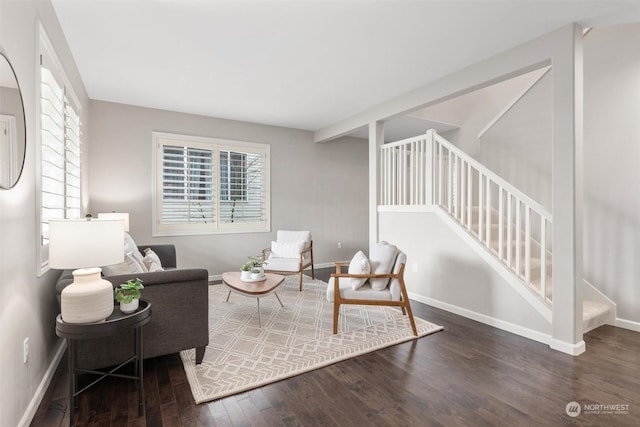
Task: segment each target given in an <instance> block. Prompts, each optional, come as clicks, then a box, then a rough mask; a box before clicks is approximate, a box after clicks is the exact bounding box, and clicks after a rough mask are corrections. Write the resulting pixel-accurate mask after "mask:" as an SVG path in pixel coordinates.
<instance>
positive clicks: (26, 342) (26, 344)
mask: <svg viewBox="0 0 640 427" xmlns="http://www.w3.org/2000/svg"><path fill="white" fill-rule="evenodd" d="M27 360H29V337H27V338H25V339H24V342H23V343H22V363H27Z"/></svg>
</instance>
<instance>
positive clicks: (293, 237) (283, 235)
mask: <svg viewBox="0 0 640 427" xmlns="http://www.w3.org/2000/svg"><path fill="white" fill-rule="evenodd" d="M276 240H277V241H278V242H297V241H300V240H302V241H304V242H307V243H309V242H311V232H310V231H288V230H278V232H277V234H276ZM307 246H309V245H305V247H307Z"/></svg>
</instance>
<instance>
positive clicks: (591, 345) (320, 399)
mask: <svg viewBox="0 0 640 427" xmlns="http://www.w3.org/2000/svg"><path fill="white" fill-rule="evenodd" d="M330 273H331V269H325V270H323V271H320V272H319V278H320V279H323V280H326V277H327V275H328V274H330ZM412 307H413V311H414V314H415V315H416V316H419V317H421V318H423V319H426V320H429V321H431V322H433V323H437V324H439V325H442V326H444V331H442V332H438V333H436V334H434V335H431V336H428V337H425V338H421V339H418V340H415V341H411V342H408V343H404V344H400V345H396V346H393V347H390V348H386V349H383V350H380V351H376V352H374V353H370V354H366V355H363V356H360V357H357V358H354V359H350V360H347V361H344V362H340V363H336V364H335V365H331V366H329V367H326V368H322V369H318V370H316V371H312V372H309V373H306V374H303V375H299V376H297V377H293V378H290V379H287V380H283V381H280V382H277V383H275V384H271V385H268V386H265V387H262V388H258V389H255V390H252V391H249V392H246V393H242V394H239V395H236V396H231V397H228V398H225V399H221V400H218V401H214V402H209V403H204V404H200V405H196V404H195V403H194V400H193V397H192V395H191V391H190V389H189V385H188V383H187V379H186V376H185V373H184V370H183V368H182V364H181V362H180V358H179V356H178V355H177V354H174V355H169V356H164V357H158V358H154V359H148V360H146V361H145V366H144V372H145V393H146V399H145V400H146V415H145V416H143V417H138V416H137V394H136V391H135V389H134V385H133V382H132V381H127V380H122V379H117V378H116V379H107V380H105V381H103V383H102V384H100V385H99V386H97V387H96V388H95V389H92V390H89V391H87V392H86V393H85V394H83V395H81V397H80V403H79V407H78V410H77V413H76V414H77V416H76V425H79V426H118V427H119V426H153V427H156V426H158V427H159V426H165V427H166V426H280V425H282V426H312V425H317V426H364V425H380V426H413V425H416V426H425V425H426V426H560V425H579V426H638V425H640V334H639V333H636V332H631V331H628V330H624V329H619V328H614V327H610V326H603V327H600V328H598V329H596V330H594V331H592V332H590V333H588V334H586V336H585V341H586V344H587V352H586V353H584V354H582V355H581V356H579V357H571V356H569V355H566V354H563V353H559V352H556V351H553V350H551V349H549V347H547V346H546V345H543V344H539V343H537V342H534V341H530V340H528V339H525V338H521V337H518V336H516V335H513V334H510V333H508V332H504V331H501V330H499V329H495V328H492V327H490V326H486V325H483V324H481V323H477V322H474V321H472V320H469V319H466V318H463V317H460V316H457V315H454V314H451V313H448V312H445V311H442V310H439V309H436V308H432V307H430V306H427V305H424V304H420V303H416V302H412ZM67 381H68V372H67V365H66V358H65V359H64V361H63V363H61V364H60V367H59V368H58V371H57V372H56V375H55V378H54V380H53V381H52V383H51V386H50V387H49V390H47V393H46V396H45V397H44V399H43V401H42V403H41V405H40V408H39V409H38V412H37V414H36V416H35V419H34V421H33V423H32V425H33V426H61V425H63V426H66V425H68V422H69V419H68V412H67V411H66V407H67V396H68V386H67ZM572 401H575V402H578V403H579V404H580V405H581V409H582V413H581V414H580V415H578V416H577V417H575V418H573V417H569V416H568V415H567V414H566V406H567V404H568V403H569V402H572ZM603 405H622V406H618V407H617V409H618V410H622V412H625V410H626V413H620V414H611V413H606V412H608V411H610V410H611V407H604V406H603ZM625 405H626V406H625Z"/></svg>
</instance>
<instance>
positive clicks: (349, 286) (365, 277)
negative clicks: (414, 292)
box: [327, 243, 418, 336]
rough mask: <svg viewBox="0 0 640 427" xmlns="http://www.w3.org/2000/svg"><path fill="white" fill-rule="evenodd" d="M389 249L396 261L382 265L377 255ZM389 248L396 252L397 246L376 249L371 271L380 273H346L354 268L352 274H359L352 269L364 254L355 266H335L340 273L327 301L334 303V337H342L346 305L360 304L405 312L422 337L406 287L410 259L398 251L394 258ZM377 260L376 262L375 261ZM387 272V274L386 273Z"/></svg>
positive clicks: (333, 277) (330, 285)
mask: <svg viewBox="0 0 640 427" xmlns="http://www.w3.org/2000/svg"><path fill="white" fill-rule="evenodd" d="M385 245H386V246H387V248H386V249H387V250H386V255H389V256H393V260H392V261H391V262H389V261H388V260H387V262H386V263H385V262H384V261H382V262H381V261H380V256H379V254H380V251H379V250H378V255H376V254H374V252H375V251H376V250H377V248H379V247H381V246H385ZM388 247H392V248H395V246H393V245H388V244H386V243H381V244H378V246H376V247H374V248H372V254H371V257H372V261H371V264H370V265H371V271H377V272H376V273H361V274H357V273H343V272H342V267H343V266H345V265H347V264H349V265H350V268H349V270H350V271H354V270H355V271H357V270H358V268H355V269H354V268H352V265H353V264H354V262H355V261H356V257H358V255H359V254H361V258H362V257H364V254H362V252H359V253H358V254H356V256H355V257H354V259H353V260H352V261H351V263H346V262H336V263H335V264H336V272H335V273H333V274H332V275H331V278H330V279H329V283H328V286H327V300H328V301H329V302H333V333H334V334H337V333H338V316H339V314H340V306H341V305H342V304H357V305H383V306H392V307H400V308H401V309H402V314H404V315H407V316H408V317H409V322H410V323H411V330H412V331H413V334H414V335H415V336H418V331H417V329H416V323H415V321H414V319H413V313H412V311H411V304H410V303H409V296H408V294H407V288H406V286H405V283H404V268H405V264H406V263H407V256H406V255H405V254H404V253H403V252H401V251H399V250H397V249H395V253H394V254H393V255H390V251H389V250H388V249H389V248H388ZM383 252H384V248H383ZM374 258H376V260H375V261H374ZM364 260H365V261H367V262H368V260H366V257H364ZM374 264H375V265H374ZM383 264H386V265H387V267H386V268H385V266H384V265H383ZM389 266H390V267H389ZM380 267H381V268H380ZM380 270H383V272H380ZM384 270H387V271H386V272H384ZM352 280H356V281H357V282H359V283H360V284H359V286H357V287H356V286H354V285H353V282H352ZM385 280H386V281H387V283H386V285H385V284H384V283H385ZM372 285H373V286H372ZM354 288H355V289H354Z"/></svg>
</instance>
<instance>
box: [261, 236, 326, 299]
mask: <svg viewBox="0 0 640 427" xmlns="http://www.w3.org/2000/svg"><path fill="white" fill-rule="evenodd" d="M262 256H263V257H264V260H265V261H266V265H265V267H264V271H265V272H267V273H277V274H285V275H291V274H298V275H299V276H300V291H302V274H303V272H304V270H306V269H307V268H309V267H311V278H312V279H315V278H316V272H315V269H314V267H313V240H312V239H311V232H310V231H290V230H278V232H277V234H276V241H275V242H271V247H270V248H266V249H263V250H262Z"/></svg>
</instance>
